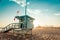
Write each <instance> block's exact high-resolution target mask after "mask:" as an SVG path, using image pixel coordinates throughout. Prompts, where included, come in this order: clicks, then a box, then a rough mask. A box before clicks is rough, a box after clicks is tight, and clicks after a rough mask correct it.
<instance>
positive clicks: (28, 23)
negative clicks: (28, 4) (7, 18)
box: [14, 15, 34, 33]
mask: <svg viewBox="0 0 60 40" xmlns="http://www.w3.org/2000/svg"><path fill="white" fill-rule="evenodd" d="M25 17H26V18H25ZM15 18H16V19H18V20H19V23H18V26H14V32H17V33H18V32H19V33H27V32H29V31H31V30H32V29H33V27H34V25H33V20H34V18H32V17H30V16H28V15H24V16H15Z"/></svg>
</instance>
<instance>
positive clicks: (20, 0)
mask: <svg viewBox="0 0 60 40" xmlns="http://www.w3.org/2000/svg"><path fill="white" fill-rule="evenodd" d="M10 1H13V2H16V3H17V4H19V5H21V6H22V7H25V6H26V0H10ZM29 4H30V2H27V5H29Z"/></svg>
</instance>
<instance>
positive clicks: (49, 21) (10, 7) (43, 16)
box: [0, 0, 60, 26]
mask: <svg viewBox="0 0 60 40" xmlns="http://www.w3.org/2000/svg"><path fill="white" fill-rule="evenodd" d="M27 2H29V3H28V4H29V5H28V6H27V7H28V8H27V15H29V16H31V17H33V18H35V19H36V20H38V21H39V22H40V25H53V26H60V0H27ZM17 11H19V14H18V15H24V7H22V6H21V5H19V4H18V3H16V2H14V1H9V0H0V26H5V25H8V24H9V23H13V22H14V20H13V19H14V16H16V15H17Z"/></svg>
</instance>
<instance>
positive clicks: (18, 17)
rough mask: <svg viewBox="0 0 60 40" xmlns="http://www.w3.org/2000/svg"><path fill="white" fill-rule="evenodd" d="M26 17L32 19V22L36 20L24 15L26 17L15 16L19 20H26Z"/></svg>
mask: <svg viewBox="0 0 60 40" xmlns="http://www.w3.org/2000/svg"><path fill="white" fill-rule="evenodd" d="M25 16H26V17H27V18H30V19H31V20H34V18H32V17H30V16H28V15H24V16H15V18H17V19H19V20H20V19H24V18H25Z"/></svg>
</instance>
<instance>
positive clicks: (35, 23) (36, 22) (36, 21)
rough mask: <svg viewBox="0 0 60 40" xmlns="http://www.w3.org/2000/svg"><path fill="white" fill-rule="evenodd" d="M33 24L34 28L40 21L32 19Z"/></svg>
mask: <svg viewBox="0 0 60 40" xmlns="http://www.w3.org/2000/svg"><path fill="white" fill-rule="evenodd" d="M33 24H34V28H36V27H37V26H39V24H40V22H39V21H38V20H34V22H33Z"/></svg>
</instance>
